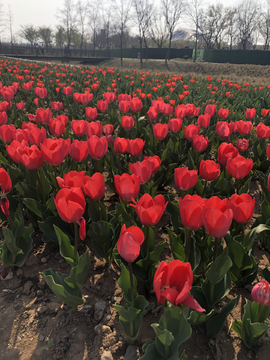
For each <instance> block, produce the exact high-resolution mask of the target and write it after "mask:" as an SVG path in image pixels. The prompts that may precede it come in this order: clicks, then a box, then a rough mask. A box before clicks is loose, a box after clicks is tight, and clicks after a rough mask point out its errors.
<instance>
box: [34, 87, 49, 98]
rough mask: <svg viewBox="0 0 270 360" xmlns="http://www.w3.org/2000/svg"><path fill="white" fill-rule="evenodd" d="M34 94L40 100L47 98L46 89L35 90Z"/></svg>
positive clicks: (37, 88)
mask: <svg viewBox="0 0 270 360" xmlns="http://www.w3.org/2000/svg"><path fill="white" fill-rule="evenodd" d="M35 94H36V95H37V96H38V97H40V98H41V99H45V98H46V97H47V89H46V88H39V87H36V88H35Z"/></svg>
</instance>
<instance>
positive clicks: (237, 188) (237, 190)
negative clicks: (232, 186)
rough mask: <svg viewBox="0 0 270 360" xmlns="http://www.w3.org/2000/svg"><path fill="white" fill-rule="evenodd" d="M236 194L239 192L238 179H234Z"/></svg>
mask: <svg viewBox="0 0 270 360" xmlns="http://www.w3.org/2000/svg"><path fill="white" fill-rule="evenodd" d="M236 194H239V179H236Z"/></svg>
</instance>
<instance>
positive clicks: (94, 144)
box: [87, 135, 108, 160]
mask: <svg viewBox="0 0 270 360" xmlns="http://www.w3.org/2000/svg"><path fill="white" fill-rule="evenodd" d="M87 143H88V150H89V155H90V156H91V158H93V159H95V160H99V159H101V158H103V156H104V155H105V154H106V152H107V150H108V141H107V139H106V137H105V136H103V137H101V138H98V137H97V136H96V135H92V136H90V137H89V138H88V139H87Z"/></svg>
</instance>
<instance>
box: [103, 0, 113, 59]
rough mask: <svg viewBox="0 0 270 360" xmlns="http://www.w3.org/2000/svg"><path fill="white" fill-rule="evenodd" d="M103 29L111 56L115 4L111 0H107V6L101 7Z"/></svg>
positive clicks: (108, 54)
mask: <svg viewBox="0 0 270 360" xmlns="http://www.w3.org/2000/svg"><path fill="white" fill-rule="evenodd" d="M101 13H102V23H103V30H104V31H105V38H106V48H107V56H108V58H109V57H110V47H111V44H110V35H111V32H112V29H113V19H114V16H113V15H114V4H113V3H112V2H111V1H110V2H107V6H106V7H103V8H102V9H101Z"/></svg>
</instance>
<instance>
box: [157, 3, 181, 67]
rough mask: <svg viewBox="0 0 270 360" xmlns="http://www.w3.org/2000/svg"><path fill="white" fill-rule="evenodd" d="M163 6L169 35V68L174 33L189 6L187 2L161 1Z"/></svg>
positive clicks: (166, 59) (166, 60) (167, 58)
mask: <svg viewBox="0 0 270 360" xmlns="http://www.w3.org/2000/svg"><path fill="white" fill-rule="evenodd" d="M161 5H162V10H163V14H164V17H165V21H166V25H167V30H168V33H169V46H168V51H167V54H166V58H165V65H166V66H167V62H168V60H169V59H170V50H171V44H172V37H173V33H174V30H175V28H176V26H177V24H178V22H179V20H180V17H181V16H182V15H183V13H184V11H185V10H186V6H187V4H186V2H185V0H161Z"/></svg>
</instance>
